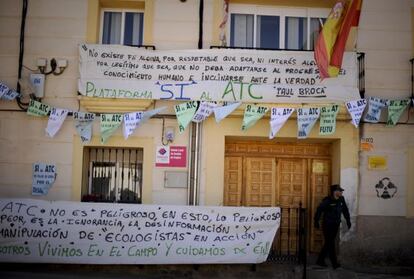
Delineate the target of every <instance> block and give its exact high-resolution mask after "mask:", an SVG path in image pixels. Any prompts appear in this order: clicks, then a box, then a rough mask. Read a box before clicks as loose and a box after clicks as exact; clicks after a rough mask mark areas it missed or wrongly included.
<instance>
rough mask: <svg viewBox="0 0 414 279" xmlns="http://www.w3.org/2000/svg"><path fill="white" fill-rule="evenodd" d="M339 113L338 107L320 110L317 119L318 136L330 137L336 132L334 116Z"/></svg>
mask: <svg viewBox="0 0 414 279" xmlns="http://www.w3.org/2000/svg"><path fill="white" fill-rule="evenodd" d="M338 112H339V106H338V105H332V106H328V107H322V108H321V118H320V119H319V135H332V134H334V133H335V130H336V115H337V114H338Z"/></svg>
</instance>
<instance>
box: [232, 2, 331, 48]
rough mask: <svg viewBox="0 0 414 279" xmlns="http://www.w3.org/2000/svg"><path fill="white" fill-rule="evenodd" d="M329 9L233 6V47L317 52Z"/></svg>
mask: <svg viewBox="0 0 414 279" xmlns="http://www.w3.org/2000/svg"><path fill="white" fill-rule="evenodd" d="M328 14H329V10H328V9H311V8H274V7H264V6H261V7H258V6H252V5H236V4H235V5H231V6H230V30H229V31H230V46H232V47H256V48H272V49H290V50H313V49H314V45H315V42H316V39H317V37H318V34H319V31H320V28H321V26H322V24H323V22H324V21H325V18H326V17H327V15H328Z"/></svg>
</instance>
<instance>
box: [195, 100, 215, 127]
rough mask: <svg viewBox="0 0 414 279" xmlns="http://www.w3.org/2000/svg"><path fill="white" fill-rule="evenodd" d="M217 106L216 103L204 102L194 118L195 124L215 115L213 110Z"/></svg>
mask: <svg viewBox="0 0 414 279" xmlns="http://www.w3.org/2000/svg"><path fill="white" fill-rule="evenodd" d="M216 106H217V104H216V103H214V102H206V101H202V102H201V103H200V106H199V107H198V109H197V111H196V113H195V114H194V116H193V120H192V121H193V122H195V123H200V122H203V121H204V120H205V119H206V118H207V117H209V116H210V115H211V114H212V113H213V109H214V108H215V107H216Z"/></svg>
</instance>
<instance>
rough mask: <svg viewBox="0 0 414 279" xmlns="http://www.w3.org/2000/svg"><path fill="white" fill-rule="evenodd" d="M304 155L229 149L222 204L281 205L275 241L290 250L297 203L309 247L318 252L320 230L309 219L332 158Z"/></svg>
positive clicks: (294, 240) (294, 242)
mask: <svg viewBox="0 0 414 279" xmlns="http://www.w3.org/2000/svg"><path fill="white" fill-rule="evenodd" d="M327 148H328V147H327ZM229 153H230V154H229ZM305 155H306V154H302V156H300V154H296V155H295V156H286V155H278V154H274V155H272V154H269V153H267V154H251V153H249V152H246V153H244V154H243V153H240V152H236V153H235V154H231V152H228V153H226V157H225V181H224V205H228V206H252V207H266V206H279V207H281V210H282V219H281V226H280V229H279V233H278V236H277V238H278V239H277V240H275V242H274V245H277V247H276V248H277V249H278V250H281V251H282V252H292V253H293V252H294V251H297V249H298V247H297V245H298V239H297V236H298V233H297V225H298V221H299V216H298V211H297V210H293V209H295V208H298V207H299V205H300V204H301V206H302V207H303V208H306V209H307V211H306V212H307V216H306V217H307V220H308V222H307V229H308V244H309V246H308V250H309V251H310V252H318V251H319V250H320V247H321V245H322V242H323V237H322V233H321V231H320V230H316V229H314V228H313V222H312V219H313V216H314V214H315V211H316V208H317V206H318V205H319V203H320V201H321V200H322V198H323V197H325V196H326V195H327V194H328V189H329V185H330V180H331V177H330V173H331V162H330V159H329V158H323V157H324V156H319V157H322V158H312V157H308V156H305Z"/></svg>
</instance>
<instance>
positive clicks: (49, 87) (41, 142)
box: [0, 0, 86, 200]
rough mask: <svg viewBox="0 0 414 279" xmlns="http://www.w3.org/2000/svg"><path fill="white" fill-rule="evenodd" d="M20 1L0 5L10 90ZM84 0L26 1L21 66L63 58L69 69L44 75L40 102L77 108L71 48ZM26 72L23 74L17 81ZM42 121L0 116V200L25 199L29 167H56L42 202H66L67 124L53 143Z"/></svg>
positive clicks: (1, 58) (80, 35)
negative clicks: (51, 183) (44, 164)
mask: <svg viewBox="0 0 414 279" xmlns="http://www.w3.org/2000/svg"><path fill="white" fill-rule="evenodd" d="M21 2H22V1H14V0H5V1H1V2H0V26H1V28H0V64H1V65H2V67H0V80H1V81H2V82H5V83H6V84H7V85H8V86H10V87H11V88H16V81H17V67H18V51H19V47H18V46H19V34H20V16H21V6H22V4H21ZM85 28H86V1H83V0H74V1H70V2H69V1H65V0H57V1H49V0H37V1H29V9H28V14H27V21H26V40H25V56H24V61H23V64H24V65H25V66H27V67H29V68H35V63H36V59H37V58H39V57H45V58H48V59H49V60H50V59H51V58H53V57H55V58H65V59H67V60H68V64H69V67H68V68H67V70H66V71H65V72H64V74H62V75H61V76H53V75H51V76H48V77H47V81H46V89H45V90H46V93H45V98H44V102H45V103H48V104H51V105H55V106H59V107H65V108H69V109H74V110H77V109H78V101H77V87H76V81H77V78H78V68H77V61H78V51H77V44H78V43H80V42H83V41H84V38H85ZM29 73H30V72H29V71H28V70H27V69H24V70H23V77H27V76H28V74H29ZM5 108H7V109H15V108H17V106H16V104H15V102H6V101H1V102H0V109H5ZM46 123H47V118H44V119H38V118H34V117H28V116H26V115H25V114H24V113H22V112H4V111H2V112H0V196H1V197H24V198H30V197H31V175H32V164H33V163H34V162H49V163H55V164H56V165H57V170H58V176H57V180H56V182H55V184H54V186H53V188H52V189H51V191H50V193H49V195H48V196H47V197H40V198H46V199H50V200H56V199H59V200H70V199H71V194H70V193H71V186H72V151H73V148H72V147H73V145H72V138H73V133H74V129H73V128H72V123H71V121H70V120H69V121H68V122H67V123H65V125H64V127H63V129H62V131H60V133H59V134H58V135H57V136H56V138H54V139H49V138H47V137H46V136H45V132H44V129H45V127H46Z"/></svg>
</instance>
